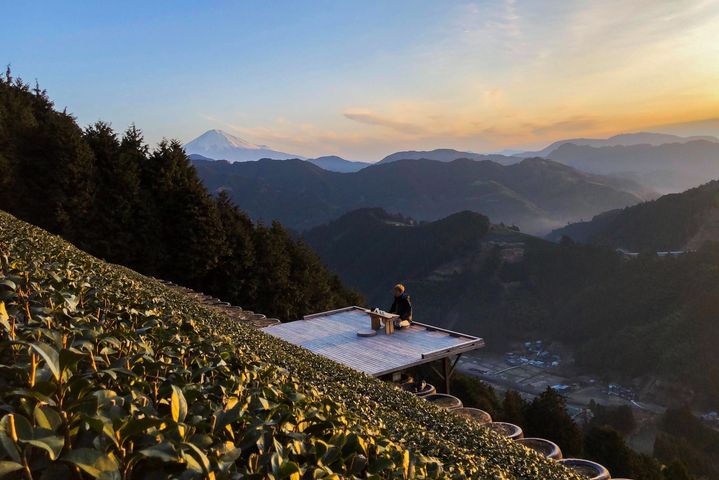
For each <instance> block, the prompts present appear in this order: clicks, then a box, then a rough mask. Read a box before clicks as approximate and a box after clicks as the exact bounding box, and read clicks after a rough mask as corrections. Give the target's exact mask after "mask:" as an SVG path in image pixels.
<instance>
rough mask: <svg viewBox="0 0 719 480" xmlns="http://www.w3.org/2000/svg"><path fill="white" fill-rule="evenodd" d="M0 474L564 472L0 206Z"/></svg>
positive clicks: (559, 475)
mask: <svg viewBox="0 0 719 480" xmlns="http://www.w3.org/2000/svg"><path fill="white" fill-rule="evenodd" d="M0 476H6V477H7V478H27V479H46V478H47V479H52V478H76V479H79V478H98V479H108V480H115V479H131V478H177V479H190V478H211V479H224V478H273V479H280V478H290V479H300V478H348V477H349V478H445V477H455V478H466V477H472V478H493V479H510V478H526V479H530V478H531V479H535V478H542V479H564V478H575V477H573V475H572V474H571V473H569V472H568V471H567V470H565V469H564V468H562V467H560V466H558V465H557V464H555V463H553V462H551V461H549V460H545V459H543V458H540V457H539V456H538V455H536V454H534V453H532V452H530V451H528V450H526V449H525V448H523V447H521V446H519V445H516V444H514V443H512V442H510V441H508V440H505V439H504V438H501V437H499V436H497V435H495V434H493V433H492V432H489V431H488V430H485V429H482V428H480V427H478V426H474V425H472V424H470V423H468V422H466V421H465V420H463V419H461V418H457V417H456V416H454V415H452V414H449V413H448V412H445V411H442V410H439V409H438V408H436V407H433V406H432V405H429V404H427V402H423V401H422V400H418V399H417V398H415V397H413V396H412V395H410V394H407V393H406V392H401V391H399V390H397V389H395V388H393V387H392V386H390V385H386V384H384V383H383V382H380V381H378V380H376V379H373V378H370V377H367V376H364V375H361V374H358V373H357V372H354V371H352V370H349V369H347V368H345V367H343V366H341V365H338V364H336V363H334V362H331V361H330V360H327V359H324V358H322V357H319V356H316V355H313V354H312V353H310V352H308V351H306V350H303V349H300V348H298V347H295V346H293V345H290V344H287V343H285V342H282V341H280V340H277V339H274V338H272V337H269V336H268V335H266V334H264V333H262V332H260V331H257V330H253V329H251V328H248V327H245V326H243V325H239V324H237V323H236V322H233V321H232V320H231V319H229V318H227V317H225V316H223V315H220V314H218V313H216V312H212V311H210V310H208V309H207V308H205V307H203V306H202V305H201V304H199V303H196V302H194V301H192V300H190V299H188V298H187V297H185V296H183V295H182V294H180V293H177V292H174V291H172V290H170V289H168V288H166V287H164V286H163V285H162V284H160V283H159V282H156V281H154V280H151V279H148V278H145V277H143V276H141V275H139V274H137V273H135V272H133V271H131V270H128V269H125V268H122V267H118V266H115V265H111V264H107V263H104V262H102V261H100V260H97V259H95V258H93V257H91V256H89V255H87V254H85V253H84V252H82V251H80V250H78V249H76V248H74V247H72V246H71V245H69V244H67V243H65V242H64V241H62V240H61V239H59V238H58V237H55V236H52V235H50V234H48V233H46V232H44V231H42V230H40V229H38V228H36V227H32V226H30V225H28V224H26V223H23V222H20V221H18V220H16V219H15V218H13V217H11V216H10V215H7V214H5V213H3V212H0Z"/></svg>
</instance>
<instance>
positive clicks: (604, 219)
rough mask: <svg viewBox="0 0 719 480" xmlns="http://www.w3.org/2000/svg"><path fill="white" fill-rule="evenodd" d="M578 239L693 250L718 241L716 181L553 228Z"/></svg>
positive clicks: (552, 235)
mask: <svg viewBox="0 0 719 480" xmlns="http://www.w3.org/2000/svg"><path fill="white" fill-rule="evenodd" d="M563 235H566V236H568V237H570V238H572V239H573V240H575V241H578V242H584V243H594V244H598V245H609V246H612V247H615V248H623V249H625V250H630V251H635V252H638V251H646V250H650V251H654V252H656V251H667V250H686V249H689V250H693V249H696V248H699V247H701V246H702V244H704V243H705V242H712V241H713V242H716V241H719V182H718V181H713V182H709V183H707V184H706V185H702V186H700V187H697V188H692V189H690V190H687V191H686V192H683V193H676V194H670V195H664V196H663V197H661V198H658V199H657V200H654V201H651V202H646V203H641V204H639V205H635V206H633V207H628V208H624V209H622V210H612V211H609V212H605V213H602V214H600V215H597V216H595V217H594V218H593V219H592V220H591V221H588V222H579V223H574V224H570V225H568V226H566V227H563V228H560V229H557V230H554V231H553V232H552V233H550V234H549V235H548V236H547V238H549V239H550V240H555V241H556V240H559V239H560V238H561V237H562V236H563Z"/></svg>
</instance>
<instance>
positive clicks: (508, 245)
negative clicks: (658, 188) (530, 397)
mask: <svg viewBox="0 0 719 480" xmlns="http://www.w3.org/2000/svg"><path fill="white" fill-rule="evenodd" d="M305 238H306V240H307V242H308V244H309V245H311V246H312V247H313V248H315V249H316V251H317V252H318V253H319V254H320V256H321V257H322V258H323V259H324V260H325V261H326V262H327V265H328V266H329V267H330V268H332V269H333V270H334V271H336V272H338V273H339V274H340V276H341V277H342V279H343V280H344V281H345V283H347V284H348V285H349V286H352V287H355V288H358V289H359V290H360V291H361V292H362V293H363V294H365V295H366V296H367V298H368V300H369V302H370V303H378V304H379V305H380V306H384V304H385V303H386V302H387V300H386V299H388V297H389V293H388V291H387V289H388V288H389V287H388V285H390V284H391V282H393V281H402V282H405V283H406V284H407V286H408V288H409V292H410V295H411V296H412V300H413V303H414V305H415V318H416V319H417V320H418V321H423V322H427V323H432V324H437V325H442V326H445V327H447V328H451V329H455V330H459V331H464V332H469V333H473V334H476V335H479V336H482V337H483V338H484V339H485V340H486V341H487V345H488V347H487V348H490V349H494V350H496V351H503V350H504V349H505V348H506V347H507V344H508V342H513V341H526V340H530V339H535V338H538V339H544V340H546V341H550V342H551V341H555V340H559V341H561V342H563V343H564V344H565V345H566V346H568V347H570V348H571V349H572V350H573V351H574V354H575V358H576V362H577V364H578V365H579V366H580V367H583V368H585V369H586V370H587V371H590V372H594V373H600V374H606V375H609V376H610V378H612V379H615V380H620V381H625V380H631V379H633V378H636V377H638V376H643V375H656V376H660V377H662V378H664V379H669V380H674V381H676V382H677V383H678V384H680V385H683V386H684V387H685V388H686V387H688V388H691V389H693V390H694V392H695V393H696V394H697V395H696V400H700V399H701V400H702V401H704V402H706V406H707V407H708V408H716V407H717V405H719V357H718V356H717V350H716V345H719V331H718V330H717V328H716V321H715V319H716V318H717V317H719V301H717V298H719V268H717V265H719V245H718V244H712V243H708V244H706V245H705V246H704V247H703V248H701V249H699V250H698V251H696V252H693V253H690V254H686V255H684V256H681V257H676V258H675V257H658V256H656V255H653V254H646V255H641V256H640V257H638V258H635V259H632V260H628V259H625V258H623V257H622V256H621V255H620V254H618V253H617V252H615V251H614V250H613V249H611V248H606V247H600V246H593V245H582V244H577V243H575V242H573V241H572V240H570V239H568V238H565V239H563V241H561V242H560V243H558V244H557V243H552V242H547V241H544V240H540V239H538V238H535V237H531V236H529V235H524V234H521V233H519V232H516V231H514V230H512V229H510V228H506V227H502V226H501V225H500V226H497V225H491V226H488V223H487V220H486V218H485V217H482V216H481V215H478V214H474V213H471V212H461V213H458V214H455V215H453V216H450V217H448V218H446V219H444V220H441V221H437V222H432V223H427V224H420V225H415V224H412V222H409V221H407V220H405V221H404V223H403V224H399V223H398V222H397V220H396V219H395V218H394V217H393V216H387V214H386V213H383V212H382V211H381V210H361V211H358V212H354V213H351V214H348V215H347V216H346V217H344V218H341V219H339V220H337V221H335V222H332V223H330V224H329V225H327V226H325V227H321V228H317V229H314V230H312V231H310V232H308V233H307V235H306V237H305ZM368 238H371V239H372V244H371V245H372V246H371V248H367V247H366V245H367V244H368V242H367V239H368ZM440 239H450V240H451V242H448V243H447V245H451V248H440V247H436V245H437V244H438V242H439V241H440ZM400 240H401V241H400ZM433 247H435V248H433ZM377 285H379V286H380V287H382V288H380V287H378V286H377Z"/></svg>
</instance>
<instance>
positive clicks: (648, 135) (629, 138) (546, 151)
mask: <svg viewBox="0 0 719 480" xmlns="http://www.w3.org/2000/svg"><path fill="white" fill-rule="evenodd" d="M693 140H706V141H709V142H715V143H716V142H719V139H718V138H716V137H712V136H708V135H705V136H691V137H681V136H679V135H671V134H668V133H653V132H637V133H622V134H619V135H614V136H612V137H609V138H570V139H566V140H559V141H556V142H554V143H552V144H551V145H549V146H547V147H545V148H543V149H542V150H537V151H527V152H520V153H514V154H513V155H512V156H514V157H521V158H527V157H545V158H546V157H548V156H550V155H551V154H552V152H554V151H555V150H556V149H558V148H559V147H561V146H562V145H564V144H567V143H572V144H574V145H581V146H587V147H617V146H625V147H626V146H631V145H654V146H657V145H664V144H666V143H686V142H691V141H693Z"/></svg>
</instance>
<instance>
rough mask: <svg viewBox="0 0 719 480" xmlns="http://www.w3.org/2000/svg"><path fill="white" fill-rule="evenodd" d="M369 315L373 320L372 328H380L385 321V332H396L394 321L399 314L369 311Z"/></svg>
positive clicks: (389, 333)
mask: <svg viewBox="0 0 719 480" xmlns="http://www.w3.org/2000/svg"><path fill="white" fill-rule="evenodd" d="M369 316H370V319H371V322H372V324H371V325H372V330H379V329H380V327H381V326H382V324H383V323H384V333H386V334H387V335H392V334H393V333H394V321H395V319H397V318H399V315H395V314H394V313H386V314H382V313H375V312H369Z"/></svg>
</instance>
